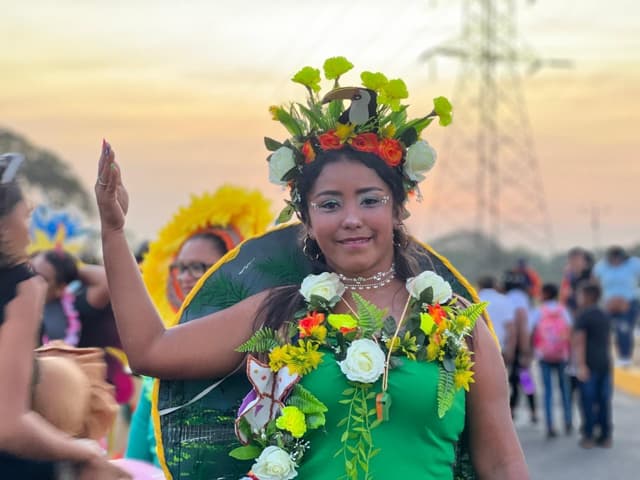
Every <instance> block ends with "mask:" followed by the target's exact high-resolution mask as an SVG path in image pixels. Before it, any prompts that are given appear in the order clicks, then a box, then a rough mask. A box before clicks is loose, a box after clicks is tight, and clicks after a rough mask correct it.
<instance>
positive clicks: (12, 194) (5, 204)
mask: <svg viewBox="0 0 640 480" xmlns="http://www.w3.org/2000/svg"><path fill="white" fill-rule="evenodd" d="M2 173H3V172H2V169H0V176H2ZM23 199H24V196H23V195H22V189H21V188H20V185H18V183H17V182H16V181H15V180H13V181H11V182H7V183H0V222H1V221H2V220H4V219H5V218H6V217H8V216H9V215H10V214H11V212H13V209H14V208H15V207H16V205H17V204H18V203H20V202H21V201H22V200H23ZM4 232H5V228H4V227H3V228H2V230H0V267H4V266H9V265H11V264H12V263H13V262H14V261H15V259H13V258H11V255H10V254H9V252H7V251H6V250H7V248H6V246H5V245H6V240H5V238H4V235H3V233H4Z"/></svg>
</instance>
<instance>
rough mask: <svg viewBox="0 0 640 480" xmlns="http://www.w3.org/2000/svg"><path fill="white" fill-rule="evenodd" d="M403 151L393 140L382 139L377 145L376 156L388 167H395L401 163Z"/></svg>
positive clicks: (397, 142)
mask: <svg viewBox="0 0 640 480" xmlns="http://www.w3.org/2000/svg"><path fill="white" fill-rule="evenodd" d="M403 153H404V149H403V148H402V145H401V144H400V142H399V141H398V140H396V139H395V138H383V139H382V140H381V141H380V144H379V145H378V155H380V158H382V159H383V160H384V161H385V163H386V164H387V165H389V166H390V167H397V166H398V165H400V162H402V154H403Z"/></svg>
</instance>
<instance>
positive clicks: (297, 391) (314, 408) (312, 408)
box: [287, 383, 327, 415]
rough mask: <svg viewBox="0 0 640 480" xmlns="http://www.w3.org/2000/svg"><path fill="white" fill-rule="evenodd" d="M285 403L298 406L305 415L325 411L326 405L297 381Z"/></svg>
mask: <svg viewBox="0 0 640 480" xmlns="http://www.w3.org/2000/svg"><path fill="white" fill-rule="evenodd" d="M287 405H291V406H294V407H298V408H299V409H300V410H301V411H302V413H304V414H305V415H312V414H316V413H324V412H326V411H327V407H326V405H325V404H324V403H322V402H321V401H320V400H318V398H317V397H316V396H315V395H314V394H313V393H311V392H310V391H309V390H307V389H306V388H304V387H303V386H302V385H300V384H299V383H298V384H296V386H295V387H294V388H293V391H292V392H291V395H290V396H289V398H288V399H287Z"/></svg>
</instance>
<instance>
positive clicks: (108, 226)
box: [95, 140, 129, 232]
mask: <svg viewBox="0 0 640 480" xmlns="http://www.w3.org/2000/svg"><path fill="white" fill-rule="evenodd" d="M95 192H96V200H97V202H98V211H99V213H100V221H101V222H102V231H103V232H105V231H108V230H122V229H123V228H124V218H125V216H126V214H127V211H128V209H129V194H128V193H127V190H126V188H124V184H123V183H122V176H121V174H120V167H119V166H118V164H117V163H116V161H115V152H114V151H113V149H112V148H111V145H109V143H108V142H106V141H104V140H103V141H102V152H101V154H100V160H99V162H98V178H96V185H95Z"/></svg>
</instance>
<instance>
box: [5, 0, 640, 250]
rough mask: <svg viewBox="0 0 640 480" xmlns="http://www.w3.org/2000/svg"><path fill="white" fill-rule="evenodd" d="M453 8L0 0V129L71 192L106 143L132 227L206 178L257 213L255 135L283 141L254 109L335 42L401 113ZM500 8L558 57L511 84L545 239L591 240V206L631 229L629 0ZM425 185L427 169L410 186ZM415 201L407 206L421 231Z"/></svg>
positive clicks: (629, 238) (450, 31)
mask: <svg viewBox="0 0 640 480" xmlns="http://www.w3.org/2000/svg"><path fill="white" fill-rule="evenodd" d="M462 3H463V2H462V0H461V1H458V2H444V1H442V2H437V1H434V0H423V1H418V0H399V1H396V2H390V1H388V0H387V1H378V0H354V1H351V2H346V1H336V0H325V1H322V2H301V1H293V0H273V1H249V0H245V1H235V2H214V1H204V0H203V1H183V2H175V1H172V2H170V1H158V0H156V1H135V0H130V1H126V2H125V1H112V2H99V1H97V0H86V1H82V2H79V1H72V0H56V1H55V2H53V1H50V2H44V1H29V2H15V1H10V0H0V9H1V11H2V12H3V15H2V28H1V29H0V32H1V33H0V37H1V38H2V44H3V47H2V48H0V65H2V80H1V83H0V85H1V88H0V127H4V128H8V129H10V130H12V131H14V132H15V133H18V134H21V135H24V136H26V137H27V138H28V139H29V140H30V141H31V142H33V143H34V144H36V145H38V146H41V147H46V148H48V149H50V150H51V151H53V152H55V153H56V154H58V155H59V156H60V157H61V158H63V159H64V160H66V161H67V162H69V164H70V165H71V166H72V167H73V169H74V171H75V172H77V174H78V175H79V176H80V177H81V178H82V180H83V181H84V182H85V183H86V185H87V187H90V186H92V185H93V182H94V179H95V174H96V162H97V156H98V153H99V148H100V142H101V140H102V138H103V137H105V138H107V139H108V140H109V141H110V142H111V143H112V145H113V148H114V149H115V150H116V153H117V156H118V160H119V162H120V163H121V166H122V169H123V175H124V177H125V182H126V184H127V187H128V189H129V192H130V195H131V198H132V202H131V211H130V215H129V218H128V227H129V228H130V229H131V230H132V231H134V232H135V233H136V234H137V236H138V238H143V237H152V236H153V235H154V234H155V232H157V230H158V229H159V228H160V227H161V226H162V225H163V224H164V223H165V222H166V221H167V219H168V217H169V215H170V214H171V213H173V212H174V211H175V209H176V208H177V207H178V206H179V205H181V204H184V203H185V202H186V201H187V200H188V197H189V193H191V192H192V193H199V192H202V191H203V190H207V189H208V190H213V189H215V188H217V187H218V186H220V185H222V184H223V183H235V184H241V185H244V186H246V187H252V188H259V189H261V190H262V191H264V192H265V194H267V195H268V196H269V197H270V198H272V199H273V200H274V212H275V211H276V210H279V209H280V208H281V205H282V199H283V198H284V197H285V196H286V195H285V192H283V191H281V190H280V189H279V188H278V187H275V186H272V185H270V184H268V183H267V181H266V178H267V164H266V162H265V157H266V152H265V150H264V146H263V143H262V138H263V136H265V135H268V136H272V137H274V138H276V139H285V138H286V135H285V133H286V132H285V131H284V129H283V128H282V127H280V126H279V125H278V124H276V123H275V122H273V121H272V120H271V119H270V116H269V113H268V107H269V105H271V104H276V103H283V102H286V101H290V100H294V99H295V100H299V101H302V100H303V99H304V91H303V89H302V88H301V87H300V86H296V85H294V84H292V83H291V82H290V81H289V79H290V77H291V76H292V74H293V73H295V72H296V71H297V70H298V69H299V68H301V67H303V66H305V65H313V66H316V67H321V65H322V62H323V61H324V59H325V58H327V57H330V56H335V55H344V56H346V57H347V58H348V59H349V60H351V61H352V62H353V63H354V64H355V66H356V68H355V70H354V73H352V74H348V75H347V77H348V78H352V79H353V81H354V83H355V82H356V81H357V80H358V77H357V75H358V73H359V72H360V71H362V70H373V71H377V70H380V71H382V72H385V73H386V74H387V75H388V76H389V77H392V78H396V77H400V78H403V79H404V80H405V81H406V82H407V85H408V87H409V92H410V93H411V97H410V98H409V103H410V104H411V108H410V110H409V113H410V116H418V115H420V114H421V113H423V112H425V111H429V110H430V109H431V103H430V102H431V99H432V98H433V97H435V96H438V95H446V96H450V95H451V94H452V92H453V86H454V83H455V79H456V73H457V72H458V69H457V65H458V63H457V62H456V61H453V60H443V61H438V62H437V64H433V63H432V64H425V63H421V62H420V61H419V57H420V55H421V53H422V52H423V51H425V50H426V49H429V48H431V47H433V46H435V45H437V44H440V43H442V42H444V41H446V40H448V39H450V38H452V37H455V36H456V35H457V34H458V33H459V28H460V9H461V6H462ZM515 3H516V4H517V5H518V10H519V23H518V24H519V27H520V31H521V34H522V38H523V39H524V42H525V43H526V45H528V46H530V47H531V48H533V50H534V51H535V52H536V53H537V54H538V55H540V56H541V57H553V58H567V59H571V60H572V62H573V67H572V68H570V69H543V70H541V71H539V72H538V73H536V74H535V75H532V76H528V77H525V78H524V80H523V86H524V94H525V98H526V100H527V108H528V112H529V119H530V122H531V127H532V133H533V138H534V140H535V145H536V150H537V153H538V159H539V164H540V174H541V176H542V180H543V182H544V189H545V192H546V201H547V204H548V206H549V210H550V217H551V220H552V226H553V231H554V238H555V241H554V245H555V247H556V248H566V247H569V246H572V245H574V244H582V245H585V246H587V247H591V246H593V242H594V239H593V235H592V233H593V232H592V230H591V228H590V218H589V211H590V210H591V209H593V208H598V209H599V210H600V212H601V218H600V222H601V231H600V232H599V241H600V243H601V244H602V245H606V244H609V243H622V244H627V245H628V244H631V243H634V242H636V243H637V242H639V241H640V232H639V229H638V226H639V220H640V188H639V185H640V161H639V160H640V159H639V158H638V153H637V151H638V146H639V143H640V140H639V138H638V133H637V132H638V127H639V126H640V113H639V112H640V35H638V33H637V32H638V31H639V30H638V27H639V25H638V23H639V20H638V19H639V18H640V3H638V2H637V1H636V0H612V1H610V2H606V3H603V2H599V1H596V0H565V1H562V2H558V1H550V0H540V1H537V2H535V3H532V2H524V1H522V2H515ZM434 67H435V68H434ZM349 75H351V76H350V77H349ZM348 78H345V79H344V80H343V84H347V83H349V81H348ZM452 101H453V103H454V107H455V99H454V98H452ZM457 114H460V115H462V113H461V112H457ZM426 134H427V136H428V139H429V141H430V143H432V144H433V145H434V146H435V147H436V148H439V147H440V146H441V145H442V144H443V142H444V141H445V138H446V130H444V129H441V128H440V127H438V126H436V125H434V126H432V127H430V128H429V130H428V131H427V132H426ZM440 161H442V162H445V161H455V159H452V158H442V157H441V158H440ZM429 181H432V182H433V181H441V179H440V180H438V177H437V167H436V172H435V173H434V174H433V176H432V178H431V177H430V179H429V180H427V182H425V184H424V186H423V190H425V191H429ZM428 198H429V197H428V195H427V201H426V202H423V203H422V204H420V205H411V207H410V209H413V208H415V211H414V216H413V217H414V218H413V220H412V221H411V227H412V228H413V230H414V232H415V233H417V234H418V236H421V237H423V238H425V239H429V229H428V228H427V227H426V226H425V225H426V223H425V222H423V221H422V219H424V218H425V217H426V216H428V215H429V206H430V202H429V201H428ZM416 212H418V214H417V215H416Z"/></svg>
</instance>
